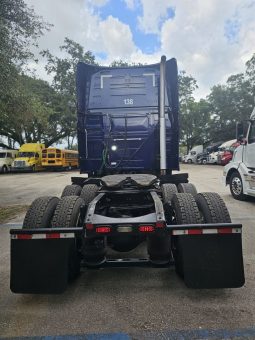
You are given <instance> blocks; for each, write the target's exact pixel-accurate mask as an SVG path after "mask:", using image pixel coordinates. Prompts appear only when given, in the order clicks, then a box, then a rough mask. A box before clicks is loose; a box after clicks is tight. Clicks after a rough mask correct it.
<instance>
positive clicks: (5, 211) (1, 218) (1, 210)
mask: <svg viewBox="0 0 255 340" xmlns="http://www.w3.org/2000/svg"><path fill="white" fill-rule="evenodd" d="M28 207H29V205H11V206H7V207H0V223H5V222H7V221H8V220H10V219H12V218H14V217H16V216H18V215H20V214H22V213H24V212H26V211H27V209H28Z"/></svg>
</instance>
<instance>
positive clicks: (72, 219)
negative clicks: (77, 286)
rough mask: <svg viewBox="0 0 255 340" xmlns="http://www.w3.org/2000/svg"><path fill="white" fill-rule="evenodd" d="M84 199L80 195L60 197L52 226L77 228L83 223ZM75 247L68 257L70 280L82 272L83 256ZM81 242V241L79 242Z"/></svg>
mask: <svg viewBox="0 0 255 340" xmlns="http://www.w3.org/2000/svg"><path fill="white" fill-rule="evenodd" d="M83 205H84V201H83V199H81V198H80V197H78V196H64V197H62V198H61V199H60V201H59V203H58V205H57V208H56V210H55V213H54V216H53V219H52V228H76V227H79V226H80V224H81V218H80V213H81V207H82V206H83ZM77 241H79V240H77V239H76V245H75V246H74V247H73V249H72V251H70V253H69V259H68V280H69V281H72V280H73V279H74V278H75V277H76V276H77V275H79V273H80V261H81V257H80V254H79V252H78V246H77ZM78 244H79V242H78Z"/></svg>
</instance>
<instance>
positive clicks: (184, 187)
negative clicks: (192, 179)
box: [177, 183, 197, 196]
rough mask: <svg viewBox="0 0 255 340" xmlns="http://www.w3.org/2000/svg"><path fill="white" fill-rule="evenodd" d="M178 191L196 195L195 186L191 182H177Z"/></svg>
mask: <svg viewBox="0 0 255 340" xmlns="http://www.w3.org/2000/svg"><path fill="white" fill-rule="evenodd" d="M177 189H178V192H180V193H181V192H184V193H187V194H191V195H192V196H196V195H197V189H196V187H195V185H194V184H192V183H180V184H178V187H177Z"/></svg>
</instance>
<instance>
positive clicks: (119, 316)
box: [0, 165, 255, 340]
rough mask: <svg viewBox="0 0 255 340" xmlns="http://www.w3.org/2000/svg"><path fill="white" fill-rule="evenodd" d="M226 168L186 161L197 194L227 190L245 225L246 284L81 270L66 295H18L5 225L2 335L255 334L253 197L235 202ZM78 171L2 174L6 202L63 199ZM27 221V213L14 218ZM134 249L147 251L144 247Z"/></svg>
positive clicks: (0, 268) (0, 263) (0, 230)
mask: <svg viewBox="0 0 255 340" xmlns="http://www.w3.org/2000/svg"><path fill="white" fill-rule="evenodd" d="M222 170H223V168H222V167H219V166H213V165H212V166H209V165H206V166H199V165H182V172H189V174H190V181H191V182H192V183H193V184H195V185H196V187H197V189H198V191H200V192H207V191H213V192H218V193H219V194H221V196H222V197H223V199H224V201H225V202H226V204H227V206H228V208H229V211H230V214H231V217H232V221H233V222H238V223H242V224H243V252H244V263H245V275H246V283H245V285H244V287H242V288H238V289H218V290H216V289H212V290H194V289H188V288H187V287H186V286H185V285H184V283H183V282H182V280H181V279H180V278H179V277H178V276H177V275H176V273H175V271H174V268H171V269H147V268H128V269H114V268H108V269H101V270H93V271H89V270H85V271H83V272H82V274H81V275H80V276H79V278H78V279H77V280H76V281H75V282H73V283H72V284H71V285H70V286H69V287H68V289H67V291H66V292H65V293H63V294H61V295H22V294H13V293H11V291H10V289H9V279H10V278H9V276H10V274H9V270H10V265H9V263H10V241H9V229H10V225H8V224H6V225H4V226H0V337H2V338H8V337H17V338H21V337H31V336H41V337H45V336H52V337H54V336H58V338H56V339H64V338H65V337H64V336H66V335H70V337H69V338H70V339H71V338H75V339H77V336H80V338H84V339H85V338H86V339H120V340H122V339H123V340H125V339H131V338H133V339H223V338H224V339H240V338H242V339H255V328H254V326H255V307H254V306H255V282H254V281H255V280H254V278H255V275H254V274H255V226H254V220H255V202H254V201H251V202H239V201H235V200H234V199H233V198H232V196H231V195H230V193H229V188H225V187H224V186H223V184H222V183H221V176H222ZM76 174H77V173H37V174H31V175H29V174H20V175H19V174H15V175H5V176H0V205H13V204H30V203H31V202H32V200H33V199H34V198H36V197H38V196H43V195H58V196H59V195H60V194H61V191H62V189H63V187H64V186H65V185H66V184H69V183H70V182H69V181H70V177H71V176H73V175H76ZM21 220H22V216H20V217H18V218H16V219H15V220H12V221H9V223H16V222H20V221H21ZM136 253H137V254H138V255H139V254H141V255H143V253H144V249H143V247H140V248H138V249H137V250H136ZM98 334H99V335H98ZM71 336H73V337H71ZM47 339H51V338H49V337H47Z"/></svg>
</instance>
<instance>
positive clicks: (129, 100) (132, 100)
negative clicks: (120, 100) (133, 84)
mask: <svg viewBox="0 0 255 340" xmlns="http://www.w3.org/2000/svg"><path fill="white" fill-rule="evenodd" d="M124 104H125V105H133V104H134V99H132V98H125V99H124Z"/></svg>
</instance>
